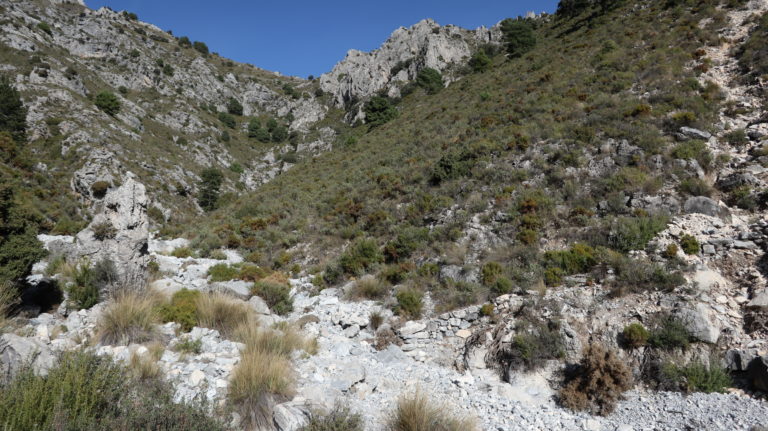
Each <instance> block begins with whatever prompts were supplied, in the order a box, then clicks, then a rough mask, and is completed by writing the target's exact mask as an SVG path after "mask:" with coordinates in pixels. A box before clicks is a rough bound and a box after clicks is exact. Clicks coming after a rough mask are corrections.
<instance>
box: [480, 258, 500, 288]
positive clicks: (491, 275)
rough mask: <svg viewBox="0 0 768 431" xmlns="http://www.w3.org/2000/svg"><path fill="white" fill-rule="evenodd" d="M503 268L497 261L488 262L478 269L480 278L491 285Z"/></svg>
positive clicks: (487, 284) (485, 283)
mask: <svg viewBox="0 0 768 431" xmlns="http://www.w3.org/2000/svg"><path fill="white" fill-rule="evenodd" d="M503 272H504V269H503V268H502V267H501V264H499V263H498V262H488V263H486V264H485V265H483V267H482V268H481V269H480V280H481V281H482V282H483V284H484V285H486V286H491V285H493V284H495V283H496V281H497V280H498V279H499V277H501V275H502V274H503Z"/></svg>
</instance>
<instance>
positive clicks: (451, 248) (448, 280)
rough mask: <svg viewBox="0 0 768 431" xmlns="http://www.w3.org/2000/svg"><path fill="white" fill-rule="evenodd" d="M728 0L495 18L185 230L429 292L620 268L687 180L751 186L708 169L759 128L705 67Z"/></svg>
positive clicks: (754, 188) (748, 158)
mask: <svg viewBox="0 0 768 431" xmlns="http://www.w3.org/2000/svg"><path fill="white" fill-rule="evenodd" d="M744 3H745V2H719V1H706V2H682V1H681V2H656V1H647V2H609V3H600V5H597V4H596V5H594V6H590V5H587V6H581V7H580V8H573V9H568V8H567V7H564V6H563V5H561V11H560V12H559V13H558V14H557V15H553V16H543V17H540V18H537V19H530V20H518V21H517V22H508V23H507V25H508V26H509V28H508V30H507V34H508V38H509V37H511V42H510V43H511V46H509V47H508V48H509V49H510V51H511V52H512V53H513V55H507V54H506V53H494V52H493V50H492V49H491V50H489V51H490V54H492V64H491V65H490V66H489V67H487V70H485V69H486V68H484V67H482V66H480V67H476V68H475V69H474V70H475V71H476V72H475V73H470V74H468V75H466V76H464V77H463V78H462V79H461V80H459V81H458V82H455V83H453V84H451V85H450V86H448V87H447V88H444V89H442V90H441V91H436V90H434V87H430V85H429V82H428V81H429V80H430V79H431V78H430V77H429V76H422V77H420V79H418V80H417V82H421V83H422V84H424V85H422V86H419V85H418V84H416V85H411V86H410V88H408V89H407V90H405V91H404V94H405V95H404V96H403V98H402V99H400V100H388V99H386V98H385V97H379V98H374V99H375V101H376V103H375V104H374V103H369V104H367V105H366V110H368V112H369V114H370V113H371V112H373V113H374V114H380V113H382V112H384V113H385V115H384V116H383V118H384V120H386V119H388V117H390V115H389V114H390V113H391V112H392V107H391V106H390V103H391V104H394V106H395V109H396V111H397V114H396V116H395V118H393V119H391V121H389V122H386V123H385V121H377V123H378V124H368V125H358V126H357V127H354V128H353V129H352V130H350V131H349V133H348V134H347V135H346V136H344V137H342V139H341V140H342V142H343V145H339V146H337V147H335V148H334V151H332V152H327V153H325V154H323V155H321V156H319V157H316V158H313V159H311V160H304V161H302V162H300V163H299V165H297V168H296V169H293V170H291V171H290V172H287V173H286V174H285V175H282V176H280V177H279V178H276V179H275V180H274V181H272V182H270V183H269V184H266V185H264V186H263V187H261V188H259V189H258V190H255V191H254V192H253V193H250V194H248V195H244V196H242V197H241V198H239V199H238V200H237V201H236V202H235V203H233V204H232V205H231V206H228V207H226V208H225V209H223V210H221V211H220V212H218V213H215V214H213V215H212V217H211V219H210V220H209V221H208V222H206V225H207V226H208V228H207V229H204V230H200V229H196V230H195V232H190V234H191V235H192V236H194V237H195V238H196V245H198V246H200V247H202V249H203V253H206V252H208V251H210V250H212V249H214V248H217V247H219V246H222V245H227V246H230V247H232V246H237V247H241V248H243V249H245V250H248V251H253V252H255V253H253V254H252V255H251V259H252V260H254V261H257V262H260V263H262V264H268V265H273V266H276V267H279V266H283V267H286V268H287V267H289V264H290V263H296V264H299V265H298V266H297V267H294V268H293V269H308V270H310V272H312V273H315V274H317V275H318V277H317V278H316V280H317V284H336V283H338V282H340V281H341V280H342V279H343V278H344V277H345V276H355V275H360V274H362V273H364V272H375V273H378V274H379V275H380V277H382V278H384V279H387V280H389V281H390V282H392V283H394V284H398V283H406V284H412V285H414V286H416V287H419V288H423V287H426V286H428V287H429V289H430V290H432V292H433V295H435V296H437V297H438V302H439V303H440V304H441V307H443V308H446V309H447V308H452V307H455V306H459V305H464V304H467V303H470V302H477V301H480V300H482V299H484V298H485V297H486V296H487V295H489V294H491V295H493V294H499V293H504V292H505V291H507V290H508V289H510V288H511V286H513V285H514V286H515V288H521V289H530V288H533V287H535V286H538V285H540V284H541V283H542V282H546V283H547V284H557V283H559V282H561V279H562V277H563V276H566V275H568V274H573V273H581V272H587V271H589V270H590V269H592V268H593V267H595V266H597V265H601V266H602V265H605V267H604V268H612V269H613V270H616V271H619V268H624V269H625V270H628V269H629V268H628V267H627V266H626V265H625V264H624V263H623V262H624V261H625V260H626V259H628V258H627V257H626V256H627V254H628V253H630V252H632V251H633V250H643V249H645V247H646V245H647V243H648V241H649V240H650V239H651V238H652V237H653V236H654V235H655V234H656V233H657V232H659V231H661V230H663V229H664V228H665V226H666V222H667V216H669V215H677V214H680V213H681V212H684V211H687V212H691V211H698V209H695V208H690V207H688V206H687V205H684V204H685V203H686V201H687V199H688V198H689V197H691V196H711V197H713V198H715V199H718V198H721V199H723V200H725V201H727V202H730V203H731V205H732V210H733V211H736V212H739V211H741V210H740V209H739V208H735V207H741V208H744V209H745V210H746V211H754V210H756V209H758V208H762V206H763V201H762V195H760V194H759V193H758V192H759V191H760V189H759V187H760V186H761V185H762V184H763V182H762V180H757V182H755V183H753V184H751V185H743V186H739V187H737V188H727V187H726V188H721V189H718V188H715V187H713V185H714V184H715V182H716V180H717V179H718V178H724V177H726V176H727V175H728V174H731V173H733V172H735V171H738V170H739V169H741V168H742V167H744V166H747V165H751V164H754V163H760V159H759V157H760V156H761V154H762V153H761V152H760V150H758V149H757V147H758V142H759V141H760V139H762V138H761V136H763V135H762V134H761V133H762V132H760V131H759V130H763V129H759V130H758V129H756V128H755V126H751V127H752V128H751V129H749V130H747V131H745V130H744V128H745V127H747V126H748V121H747V119H745V118H747V117H749V118H754V117H757V116H759V114H760V112H762V109H764V107H761V106H749V107H745V106H741V105H740V104H739V101H738V100H726V95H727V93H726V92H724V88H722V86H724V85H725V84H726V83H723V82H715V80H714V78H709V77H708V76H707V75H706V74H705V73H706V72H707V71H708V68H709V67H710V64H711V59H710V58H708V57H707V52H708V49H710V48H711V47H718V46H720V44H721V42H720V37H719V34H720V32H722V31H725V30H726V28H725V26H726V24H727V20H726V19H725V17H726V13H727V12H728V11H729V10H731V9H734V8H739V7H742V5H743V4H744ZM606 5H610V6H606ZM566 6H567V5H566ZM527 28H530V29H531V30H532V35H533V36H534V38H535V46H533V47H532V48H530V49H529V50H528V48H527V47H528V46H529V45H530V39H531V38H530V37H529V36H530V34H529V32H528V31H527V30H526V29H527ZM521 35H522V36H521ZM507 40H510V39H507ZM493 54H495V55H493ZM475 57H477V54H476V55H475ZM473 61H474V60H473ZM745 67H746V68H750V67H752V66H745ZM422 78H423V79H422ZM425 88H426V89H427V90H431V91H427V90H425ZM430 92H431V93H436V94H429V93H430ZM721 111H722V112H725V113H729V112H730V113H732V114H733V115H731V116H730V117H728V119H724V118H722V117H721V115H720V114H721ZM737 111H738V115H737V114H736V112H737ZM376 118H377V119H378V118H380V117H376ZM381 123H385V124H381ZM760 127H762V126H760ZM712 134H713V135H714V138H710V136H712ZM747 149H752V150H755V151H752V152H749V153H748V152H746V151H745V150H747ZM705 202H707V204H709V205H710V206H711V205H714V207H711V208H708V209H705V210H704V211H708V212H716V211H718V209H717V204H716V203H714V202H711V201H705ZM684 207H685V208H684ZM576 242H582V243H585V244H588V245H589V246H588V247H585V248H580V249H578V250H577V249H574V250H572V251H571V252H572V253H573V254H574V255H575V258H577V260H578V259H586V260H584V261H581V263H579V264H574V265H570V264H568V263H565V262H563V261H562V259H566V258H568V257H569V256H570V255H569V256H566V255H560V254H557V253H555V254H552V253H549V254H547V253H545V251H546V250H564V249H567V248H569V247H570V246H571V245H572V244H574V243H576ZM343 250H346V251H345V252H344V253H343V254H342V251H343ZM566 254H567V253H566ZM584 255H586V257H585V256H584ZM655 259H656V260H658V258H655ZM566 260H567V259H566ZM638 265H640V264H639V263H638ZM645 265H646V266H642V265H640V266H641V267H643V268H646V267H648V268H656V269H654V270H653V271H650V270H649V271H646V272H645V274H646V275H644V276H642V277H641V276H639V275H638V273H639V272H640V271H637V273H629V272H625V273H619V274H617V281H615V282H613V283H612V284H613V285H614V287H616V288H622V289H633V288H635V287H636V286H639V285H643V286H653V285H655V286H661V285H665V284H666V285H670V284H671V285H675V284H679V283H680V282H681V281H680V280H681V279H680V275H679V274H677V271H678V270H679V268H678V265H679V264H678V263H677V261H676V260H675V259H661V261H660V263H658V264H654V265H656V266H650V265H651V264H650V263H646V264H645ZM635 267H637V266H635ZM481 269H482V271H481ZM489 274H490V275H489ZM643 277H645V278H643ZM499 279H503V281H502V282H501V284H499V283H497V282H498V280H499ZM322 280H324V282H323V281H322Z"/></svg>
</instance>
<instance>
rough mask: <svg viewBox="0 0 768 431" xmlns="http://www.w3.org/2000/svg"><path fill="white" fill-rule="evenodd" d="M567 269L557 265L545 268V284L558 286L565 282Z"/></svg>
mask: <svg viewBox="0 0 768 431" xmlns="http://www.w3.org/2000/svg"><path fill="white" fill-rule="evenodd" d="M565 275H566V274H565V271H563V270H562V269H561V268H558V267H556V266H554V267H550V268H547V269H546V270H544V284H546V285H547V286H557V285H559V284H560V283H562V282H563V277H564V276H565Z"/></svg>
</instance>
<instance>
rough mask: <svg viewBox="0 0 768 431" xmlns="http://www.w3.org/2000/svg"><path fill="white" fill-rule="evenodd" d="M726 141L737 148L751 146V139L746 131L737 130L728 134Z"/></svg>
mask: <svg viewBox="0 0 768 431" xmlns="http://www.w3.org/2000/svg"><path fill="white" fill-rule="evenodd" d="M725 140H726V141H728V143H729V144H731V145H734V146H737V147H742V146H744V145H747V144H749V137H748V136H747V132H745V131H744V129H736V130H733V131H731V132H728V133H726V134H725Z"/></svg>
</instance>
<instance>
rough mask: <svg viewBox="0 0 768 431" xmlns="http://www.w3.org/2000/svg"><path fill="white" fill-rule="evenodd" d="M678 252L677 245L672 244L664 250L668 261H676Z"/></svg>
mask: <svg viewBox="0 0 768 431" xmlns="http://www.w3.org/2000/svg"><path fill="white" fill-rule="evenodd" d="M678 251H679V249H678V248H677V244H675V243H671V244H669V245H668V246H667V248H666V249H665V250H664V257H666V258H667V259H674V258H675V257H677V252H678Z"/></svg>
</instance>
